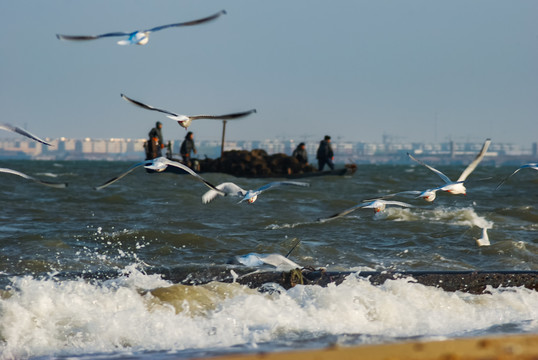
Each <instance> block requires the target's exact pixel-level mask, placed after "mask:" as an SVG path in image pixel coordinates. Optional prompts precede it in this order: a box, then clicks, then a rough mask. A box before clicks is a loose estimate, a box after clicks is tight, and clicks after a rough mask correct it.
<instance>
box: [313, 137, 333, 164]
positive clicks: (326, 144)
mask: <svg viewBox="0 0 538 360" xmlns="http://www.w3.org/2000/svg"><path fill="white" fill-rule="evenodd" d="M316 158H317V159H318V169H319V171H322V170H323V168H324V167H325V164H327V165H329V167H330V168H331V170H334V164H333V159H334V152H333V149H332V148H331V137H330V136H329V135H325V138H324V139H323V140H321V141H320V142H319V147H318V152H317V154H316Z"/></svg>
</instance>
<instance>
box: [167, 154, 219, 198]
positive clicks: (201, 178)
mask: <svg viewBox="0 0 538 360" xmlns="http://www.w3.org/2000/svg"><path fill="white" fill-rule="evenodd" d="M165 163H166V164H168V165H170V166H174V167H177V168H180V169H181V170H184V171H186V172H188V173H189V174H191V175H192V176H194V177H195V178H196V179H197V180H198V181H200V182H202V183H204V184H205V185H206V186H207V187H208V188H210V189H211V190H213V191H215V192H217V193H218V194H220V195H224V192H222V191H221V190H220V189H219V188H217V187H216V186H215V185H213V184H211V183H210V182H209V181H207V180H206V179H204V178H203V177H201V176H200V175H198V174H197V173H196V172H194V170H192V169H191V168H190V167H188V166H187V165H184V164H182V163H179V162H177V161H172V160H168V159H165Z"/></svg>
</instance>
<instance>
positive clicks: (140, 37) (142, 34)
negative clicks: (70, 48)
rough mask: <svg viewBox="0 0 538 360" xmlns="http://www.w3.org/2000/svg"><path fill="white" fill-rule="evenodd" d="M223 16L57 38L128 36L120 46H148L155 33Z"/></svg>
mask: <svg viewBox="0 0 538 360" xmlns="http://www.w3.org/2000/svg"><path fill="white" fill-rule="evenodd" d="M222 14H226V11H225V10H222V11H220V12H218V13H216V14H214V15H211V16H208V17H205V18H202V19H198V20H192V21H187V22H182V23H176V24H169V25H162V26H156V27H154V28H151V29H147V30H135V31H132V32H111V33H106V34H101V35H60V34H56V37H57V38H58V39H60V40H75V41H81V40H96V39H100V38H105V37H116V36H128V38H127V40H120V41H118V45H134V44H136V45H146V44H147V43H148V41H149V34H151V33H152V32H155V31H159V30H164V29H168V28H172V27H180V26H191V25H199V24H203V23H206V22H208V21H212V20H215V19H216V18H218V17H219V16H221V15H222Z"/></svg>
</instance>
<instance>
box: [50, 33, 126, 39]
mask: <svg viewBox="0 0 538 360" xmlns="http://www.w3.org/2000/svg"><path fill="white" fill-rule="evenodd" d="M131 34H132V33H128V32H111V33H106V34H101V35H61V34H56V37H57V38H58V39H59V40H74V41H84V40H96V39H100V38H104V37H114V36H127V35H131Z"/></svg>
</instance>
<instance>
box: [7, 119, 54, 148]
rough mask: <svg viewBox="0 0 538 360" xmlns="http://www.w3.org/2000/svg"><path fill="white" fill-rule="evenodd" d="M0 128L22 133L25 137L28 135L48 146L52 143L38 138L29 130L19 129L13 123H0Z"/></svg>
mask: <svg viewBox="0 0 538 360" xmlns="http://www.w3.org/2000/svg"><path fill="white" fill-rule="evenodd" d="M0 129H2V130H6V131H12V132H15V133H18V134H21V135H24V136H26V137H28V138H30V139H32V140H35V141H38V142H40V143H42V144H45V145H48V146H51V145H52V144H50V143H48V142H46V141H45V140H43V139H40V138H38V137H37V136H35V135H34V134H32V133H30V132H28V131H26V130H24V129H21V128H20V127H18V126H13V125H10V124H5V123H4V124H0Z"/></svg>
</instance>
